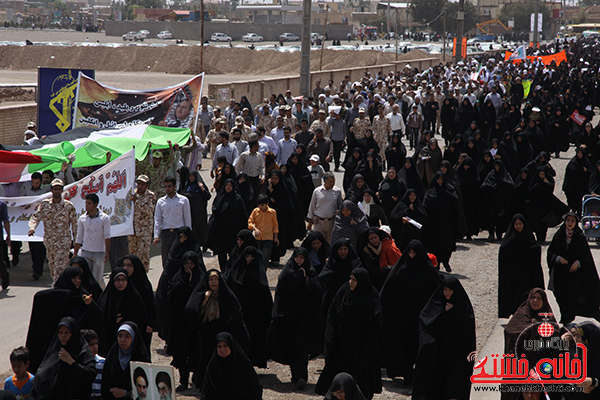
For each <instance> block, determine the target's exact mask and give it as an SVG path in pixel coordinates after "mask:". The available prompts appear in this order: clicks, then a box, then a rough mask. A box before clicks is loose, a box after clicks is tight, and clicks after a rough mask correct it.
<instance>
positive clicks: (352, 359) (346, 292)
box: [315, 267, 383, 399]
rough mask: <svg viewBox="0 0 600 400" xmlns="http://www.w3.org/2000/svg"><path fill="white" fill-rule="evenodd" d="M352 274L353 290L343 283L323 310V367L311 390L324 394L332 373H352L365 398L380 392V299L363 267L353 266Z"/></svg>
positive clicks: (381, 344) (332, 377)
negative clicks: (325, 313) (324, 315)
mask: <svg viewBox="0 0 600 400" xmlns="http://www.w3.org/2000/svg"><path fill="white" fill-rule="evenodd" d="M352 276H354V278H355V280H356V286H355V288H354V290H352V289H351V286H350V284H349V283H348V282H346V283H344V284H343V286H342V287H341V288H340V289H339V291H338V292H337V294H336V295H335V298H334V299H333V302H332V303H331V307H330V308H329V312H328V314H327V328H326V330H325V367H324V368H323V372H322V373H321V376H320V377H319V381H318V382H317V386H316V387H315V393H317V394H326V393H327V390H328V388H329V386H330V384H331V382H332V381H333V379H334V377H335V375H336V374H338V373H339V372H347V373H349V374H351V375H352V376H354V377H355V379H356V382H357V384H358V386H359V387H360V389H361V391H362V393H363V394H364V396H365V398H366V399H372V398H373V394H374V393H381V370H380V359H381V352H382V350H383V332H382V328H381V315H382V311H381V302H380V300H379V294H378V293H377V290H376V289H375V288H374V287H373V285H372V284H371V280H370V279H369V273H368V272H367V271H366V270H365V269H364V268H360V267H359V268H356V269H354V270H353V271H352Z"/></svg>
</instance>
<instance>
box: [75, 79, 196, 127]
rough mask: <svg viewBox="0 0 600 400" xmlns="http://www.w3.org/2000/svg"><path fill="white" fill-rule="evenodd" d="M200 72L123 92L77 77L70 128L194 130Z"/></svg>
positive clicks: (123, 90)
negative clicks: (174, 82) (159, 85)
mask: <svg viewBox="0 0 600 400" xmlns="http://www.w3.org/2000/svg"><path fill="white" fill-rule="evenodd" d="M203 83H204V73H202V74H200V75H197V76H195V77H193V78H191V79H189V80H187V81H185V82H182V83H180V84H177V85H173V86H169V87H164V88H159V89H147V90H125V89H118V88H114V87H111V86H107V85H103V84H102V83H100V82H98V81H96V80H94V79H92V78H90V77H88V76H86V75H84V74H79V84H78V86H77V94H76V99H75V112H74V115H73V127H74V128H78V127H95V128H100V129H121V128H126V127H130V126H133V125H138V124H148V125H158V126H165V127H171V128H189V129H192V131H193V132H195V131H196V124H197V121H198V109H199V107H200V98H201V97H202V86H203Z"/></svg>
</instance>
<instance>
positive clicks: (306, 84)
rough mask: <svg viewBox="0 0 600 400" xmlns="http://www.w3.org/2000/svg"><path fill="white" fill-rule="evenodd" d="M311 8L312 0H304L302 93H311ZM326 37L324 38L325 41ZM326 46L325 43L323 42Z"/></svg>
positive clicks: (301, 67)
mask: <svg viewBox="0 0 600 400" xmlns="http://www.w3.org/2000/svg"><path fill="white" fill-rule="evenodd" d="M310 8H311V0H303V1H302V52H301V56H300V94H301V95H302V96H308V95H309V93H310ZM324 41H325V38H323V42H324ZM323 46H325V43H323Z"/></svg>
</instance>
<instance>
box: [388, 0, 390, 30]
mask: <svg viewBox="0 0 600 400" xmlns="http://www.w3.org/2000/svg"><path fill="white" fill-rule="evenodd" d="M387 33H388V38H389V37H390V0H388V5H387Z"/></svg>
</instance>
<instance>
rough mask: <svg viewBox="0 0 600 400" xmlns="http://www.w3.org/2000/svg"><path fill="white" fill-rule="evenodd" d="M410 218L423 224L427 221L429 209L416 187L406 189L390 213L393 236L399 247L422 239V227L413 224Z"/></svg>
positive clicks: (401, 247)
mask: <svg viewBox="0 0 600 400" xmlns="http://www.w3.org/2000/svg"><path fill="white" fill-rule="evenodd" d="M409 218H410V219H412V220H414V221H417V222H418V223H419V224H421V225H423V224H425V222H426V221H427V211H425V207H423V204H422V203H421V200H420V198H419V196H418V195H417V192H416V191H415V190H414V189H408V190H407V191H406V193H405V194H404V196H403V197H402V199H401V200H400V202H399V203H398V204H397V205H396V207H394V209H393V210H392V215H390V228H391V229H392V236H393V237H394V241H395V242H396V243H397V246H398V248H399V249H403V248H405V247H406V246H407V245H408V243H409V242H410V241H411V240H413V239H417V240H419V239H421V229H419V228H417V227H416V226H414V225H413V224H411V223H410V222H409V221H410V220H409Z"/></svg>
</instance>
